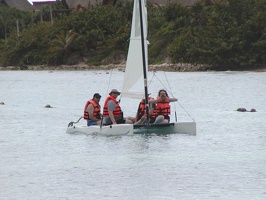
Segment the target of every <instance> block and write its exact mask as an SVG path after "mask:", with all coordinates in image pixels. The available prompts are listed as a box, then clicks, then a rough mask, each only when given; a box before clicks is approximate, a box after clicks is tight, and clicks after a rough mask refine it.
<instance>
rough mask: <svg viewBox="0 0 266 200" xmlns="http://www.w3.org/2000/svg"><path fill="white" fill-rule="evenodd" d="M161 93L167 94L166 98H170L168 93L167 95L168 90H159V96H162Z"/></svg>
mask: <svg viewBox="0 0 266 200" xmlns="http://www.w3.org/2000/svg"><path fill="white" fill-rule="evenodd" d="M161 92H165V95H166V97H168V98H169V96H168V93H167V92H166V90H164V89H162V90H159V92H158V96H160V93H161Z"/></svg>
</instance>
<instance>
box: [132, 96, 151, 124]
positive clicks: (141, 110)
mask: <svg viewBox="0 0 266 200" xmlns="http://www.w3.org/2000/svg"><path fill="white" fill-rule="evenodd" d="M152 99H154V98H152V97H149V98H148V101H149V100H152ZM153 106H154V107H155V104H153ZM145 114H146V104H145V99H142V100H141V101H140V103H139V108H138V111H137V119H136V121H138V120H140V119H141V117H142V116H143V115H145ZM149 117H150V118H155V115H154V114H152V115H151V114H150V115H149Z"/></svg>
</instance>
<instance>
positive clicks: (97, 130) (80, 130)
mask: <svg viewBox="0 0 266 200" xmlns="http://www.w3.org/2000/svg"><path fill="white" fill-rule="evenodd" d="M66 133H70V134H87V135H106V136H108V135H110V136H112V135H133V125H132V124H117V125H110V126H102V127H100V126H97V125H96V126H79V125H73V126H69V127H67V130H66Z"/></svg>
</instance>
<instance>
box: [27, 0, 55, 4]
mask: <svg viewBox="0 0 266 200" xmlns="http://www.w3.org/2000/svg"><path fill="white" fill-rule="evenodd" d="M32 1H55V0H28V2H30V3H31V4H32Z"/></svg>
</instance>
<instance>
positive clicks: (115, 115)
mask: <svg viewBox="0 0 266 200" xmlns="http://www.w3.org/2000/svg"><path fill="white" fill-rule="evenodd" d="M120 94H121V93H120V92H118V90H117V89H112V91H111V92H110V93H109V96H108V97H107V98H106V100H105V102H104V106H103V117H104V125H110V124H125V123H130V124H131V123H132V122H131V121H128V120H125V119H124V118H123V112H122V110H121V107H120V105H119V102H118V101H117V100H116V98H117V97H118V96H119V95H120Z"/></svg>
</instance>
